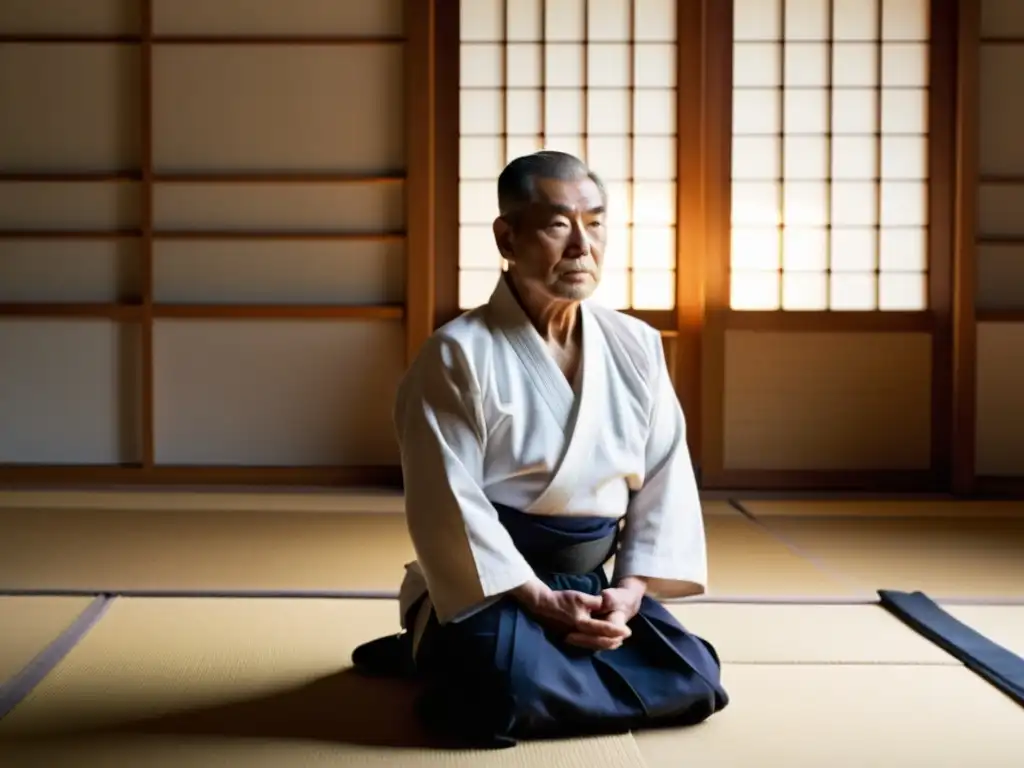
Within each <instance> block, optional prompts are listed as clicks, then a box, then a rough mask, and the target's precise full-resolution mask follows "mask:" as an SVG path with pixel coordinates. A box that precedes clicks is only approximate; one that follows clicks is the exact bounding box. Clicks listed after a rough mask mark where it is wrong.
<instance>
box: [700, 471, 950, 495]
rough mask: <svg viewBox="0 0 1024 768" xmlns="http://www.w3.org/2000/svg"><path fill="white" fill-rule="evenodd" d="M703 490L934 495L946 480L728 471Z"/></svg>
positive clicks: (708, 480) (706, 477)
mask: <svg viewBox="0 0 1024 768" xmlns="http://www.w3.org/2000/svg"><path fill="white" fill-rule="evenodd" d="M702 486H703V489H704V490H729V491H746V490H753V491H826V490H827V491H853V492H879V493H881V492H889V493H910V492H918V493H923V492H934V493H938V492H940V491H942V490H944V486H945V483H944V480H943V479H942V478H940V477H939V476H937V475H936V473H934V472H932V471H930V470H919V471H915V470H906V471H904V470H872V469H862V470H815V469H794V470H771V469H725V470H721V471H718V472H713V473H710V474H709V473H707V472H706V471H705V472H704V473H703V476H702Z"/></svg>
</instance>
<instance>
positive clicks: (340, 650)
mask: <svg viewBox="0 0 1024 768" xmlns="http://www.w3.org/2000/svg"><path fill="white" fill-rule="evenodd" d="M33 599H35V598H33ZM672 610H673V611H674V612H676V613H677V615H679V616H680V617H681V618H682V620H683V621H684V622H685V623H686V624H688V625H689V626H690V627H691V628H692V629H693V630H694V631H697V632H699V633H701V634H703V635H705V636H706V637H708V639H710V640H712V641H713V642H714V643H715V644H716V646H717V647H718V649H719V651H720V652H721V655H722V658H723V661H724V663H725V672H724V677H725V683H726V686H727V688H728V690H729V692H730V694H731V696H732V703H731V704H730V706H729V707H728V708H727V709H726V710H725V711H723V712H722V713H720V714H718V715H716V716H715V717H714V718H712V720H710V721H709V722H708V723H705V724H704V725H702V726H698V727H696V728H688V729H687V728H684V729H673V730H666V731H657V732H643V733H638V734H636V735H635V736H634V737H619V738H608V739H584V740H567V741H561V742H551V743H538V744H527V745H521V746H520V747H518V748H517V749H514V750H506V751H500V752H488V753H475V752H469V751H451V750H445V749H439V748H437V745H430V744H429V740H428V739H427V738H426V736H425V735H424V734H423V732H422V731H421V730H420V728H419V727H418V725H417V724H416V722H415V719H414V717H413V715H412V700H413V693H414V689H413V688H412V687H410V686H408V685H405V684H402V683H395V682H392V681H381V680H374V681H369V680H365V679H362V678H359V677H357V676H355V675H353V674H352V673H351V672H350V671H349V670H348V666H349V663H350V654H351V651H352V649H353V648H354V647H355V646H356V645H357V644H358V643H360V642H362V641H363V640H365V639H368V638H370V637H375V636H377V635H379V634H382V633H385V632H389V631H392V630H393V629H394V627H395V625H396V622H397V608H396V604H395V602H394V601H391V600H285V599H196V598H192V599H180V598H150V599H139V598H119V599H117V600H115V601H114V603H113V605H112V606H111V607H110V609H109V611H108V612H107V614H106V616H105V617H104V618H103V619H102V620H101V621H100V623H99V624H98V625H97V626H96V627H94V628H93V630H92V631H91V632H90V633H89V634H88V635H87V636H86V637H85V638H84V639H83V640H82V642H81V643H80V644H79V645H78V646H77V647H76V648H75V649H74V650H73V651H72V652H71V653H70V654H69V655H68V656H67V657H66V658H65V660H64V661H63V662H62V663H61V664H60V665H59V666H58V667H57V668H56V669H55V670H54V671H53V672H52V673H51V675H50V676H49V677H48V678H47V679H46V680H44V681H43V683H42V684H41V685H40V686H38V687H37V688H36V689H35V691H33V692H32V693H31V694H30V695H29V697H28V698H27V699H26V700H25V701H24V702H23V703H22V704H21V705H20V706H19V707H17V708H16V709H15V710H14V711H13V712H12V713H11V714H10V715H9V716H8V717H7V718H6V719H4V720H0V764H4V765H12V766H19V768H21V767H22V766H25V767H26V768H29V767H31V768H34V767H35V766H39V768H64V767H65V766H67V767H68V768H71V767H72V766H74V767H75V768H95V767H98V766H110V768H120V766H122V765H146V766H147V767H148V766H155V767H157V768H160V767H161V766H168V768H170V766H175V767H176V766H179V765H188V766H196V767H197V768H206V766H211V767H212V766H236V765H237V766H247V767H248V766H252V767H253V768H260V767H261V766H280V765H289V766H291V765H310V766H335V765H339V766H340V765H344V766H353V767H358V768H361V767H362V766H367V767H369V766H376V767H378V768H379V767H382V766H391V765H395V766H408V767H409V768H421V767H422V768H434V766H436V767H437V768H442V767H443V768H461V767H462V766H466V768H471V767H472V768H478V767H479V768H489V767H490V766H508V767H509V768H512V766H537V768H540V767H541V766H543V767H544V768H593V766H595V765H600V766H602V768H644V767H645V766H646V767H647V768H662V767H664V768H676V766H679V765H680V764H681V760H682V759H683V757H685V764H686V765H687V766H693V767H694V768H704V767H705V766H730V767H731V766H746V765H787V766H790V768H803V767H804V766H806V767H807V768H820V766H823V765H828V766H850V767H851V768H854V767H855V766H856V768H860V767H861V766H865V765H893V766H897V765H898V766H900V768H904V766H907V767H913V766H921V767H922V768H924V766H928V768H933V767H935V766H939V767H941V766H950V768H952V767H953V766H956V767H957V768H960V766H964V765H978V766H986V768H989V767H991V768H1000V767H1001V766H1006V768H1010V766H1016V765H1017V763H1018V762H1019V761H1018V759H1017V758H1018V757H1019V754H1020V750H1022V749H1024V729H1022V728H1021V727H1020V723H1021V714H1020V708H1019V707H1018V706H1017V705H1015V704H1014V703H1012V702H1011V701H1010V700H1009V699H1007V698H1006V697H1004V696H1003V695H1001V694H999V693H998V692H996V691H995V689H993V688H992V687H991V686H989V685H988V684H986V683H984V682H983V681H981V680H980V679H979V678H978V677H977V676H976V675H974V674H972V673H970V672H968V671H967V670H966V669H964V668H963V667H962V666H960V665H958V664H956V663H955V662H952V661H951V660H950V659H949V657H947V656H945V654H942V652H941V651H938V649H936V648H934V646H932V645H931V644H929V643H926V642H925V641H923V640H921V639H920V638H918V637H917V636H916V635H915V634H914V633H912V632H911V631H910V630H908V629H906V628H905V627H904V626H903V625H902V624H901V623H900V622H898V621H896V620H895V619H893V618H892V617H890V616H888V615H887V614H886V613H885V612H884V611H883V610H882V609H881V608H877V607H873V606H809V605H808V606H779V605H776V606H763V605H686V606H673V607H672ZM971 610H972V611H974V612H975V613H977V611H975V609H973V608H972V609H971ZM984 610H986V611H989V613H988V614H987V615H988V618H987V619H986V621H987V622H988V624H989V626H990V627H997V626H1002V627H1005V628H1007V629H1006V631H1008V632H1009V633H1010V634H1011V635H1012V634H1013V633H1014V632H1016V631H1017V628H1018V627H1019V624H1018V623H1017V622H1018V621H1019V618H1020V617H1019V616H1018V614H1017V609H1014V608H1005V607H999V608H991V609H984ZM1000 617H1002V618H1000ZM1006 617H1010V618H1006ZM979 628H980V627H979Z"/></svg>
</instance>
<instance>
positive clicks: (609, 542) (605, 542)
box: [524, 529, 619, 574]
mask: <svg viewBox="0 0 1024 768" xmlns="http://www.w3.org/2000/svg"><path fill="white" fill-rule="evenodd" d="M618 540H619V532H618V530H617V529H616V530H614V531H612V532H611V533H609V534H608V535H607V536H602V537H601V538H600V539H593V540H591V541H581V542H578V543H576V544H571V545H569V546H568V547H563V548H561V549H556V550H552V551H548V552H537V553H533V552H530V553H524V554H525V557H526V560H527V562H528V563H529V564H530V566H531V567H532V568H533V569H534V570H535V571H544V572H547V573H573V574H582V573H590V572H591V571H596V570H597V569H598V568H600V567H601V566H602V565H604V564H605V563H606V562H608V560H609V559H611V558H612V557H613V556H614V555H615V548H616V546H617V544H618Z"/></svg>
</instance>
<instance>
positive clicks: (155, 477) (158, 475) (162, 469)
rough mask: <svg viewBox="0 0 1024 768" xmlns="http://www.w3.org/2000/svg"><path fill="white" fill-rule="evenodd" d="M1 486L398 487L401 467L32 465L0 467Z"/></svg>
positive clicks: (399, 485)
mask: <svg viewBox="0 0 1024 768" xmlns="http://www.w3.org/2000/svg"><path fill="white" fill-rule="evenodd" d="M0 485H2V486H5V487H15V486H73V487H75V486H77V487H80V486H84V485H113V486H119V485H120V486H143V485H171V486H174V485H185V486H212V485H246V486H268V485H269V486H287V485H291V486H334V487H343V488H353V487H356V488H358V487H389V488H400V487H401V485H402V471H401V467H398V466H391V465H384V466H341V467H259V466H245V467H237V466H167V465H160V464H158V465H156V466H153V467H144V466H142V465H141V464H122V465H103V464H100V465H88V466H70V465H54V466H48V465H33V464H0Z"/></svg>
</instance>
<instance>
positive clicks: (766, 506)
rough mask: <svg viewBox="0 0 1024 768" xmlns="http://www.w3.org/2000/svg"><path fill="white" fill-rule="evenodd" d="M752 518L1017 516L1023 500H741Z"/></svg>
mask: <svg viewBox="0 0 1024 768" xmlns="http://www.w3.org/2000/svg"><path fill="white" fill-rule="evenodd" d="M740 503H741V504H742V505H743V508H744V509H745V510H746V511H747V512H749V513H750V514H752V515H754V516H755V517H767V516H778V515H781V516H784V517H796V516H799V517H962V518H966V519H974V518H979V517H1020V518H1024V501H989V500H984V501H966V500H959V499H957V500H955V501H954V500H950V499H906V500H893V499H827V500H799V501H793V500H787V501H783V500H759V501H755V500H746V499H744V500H742V501H741V502H740Z"/></svg>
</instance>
